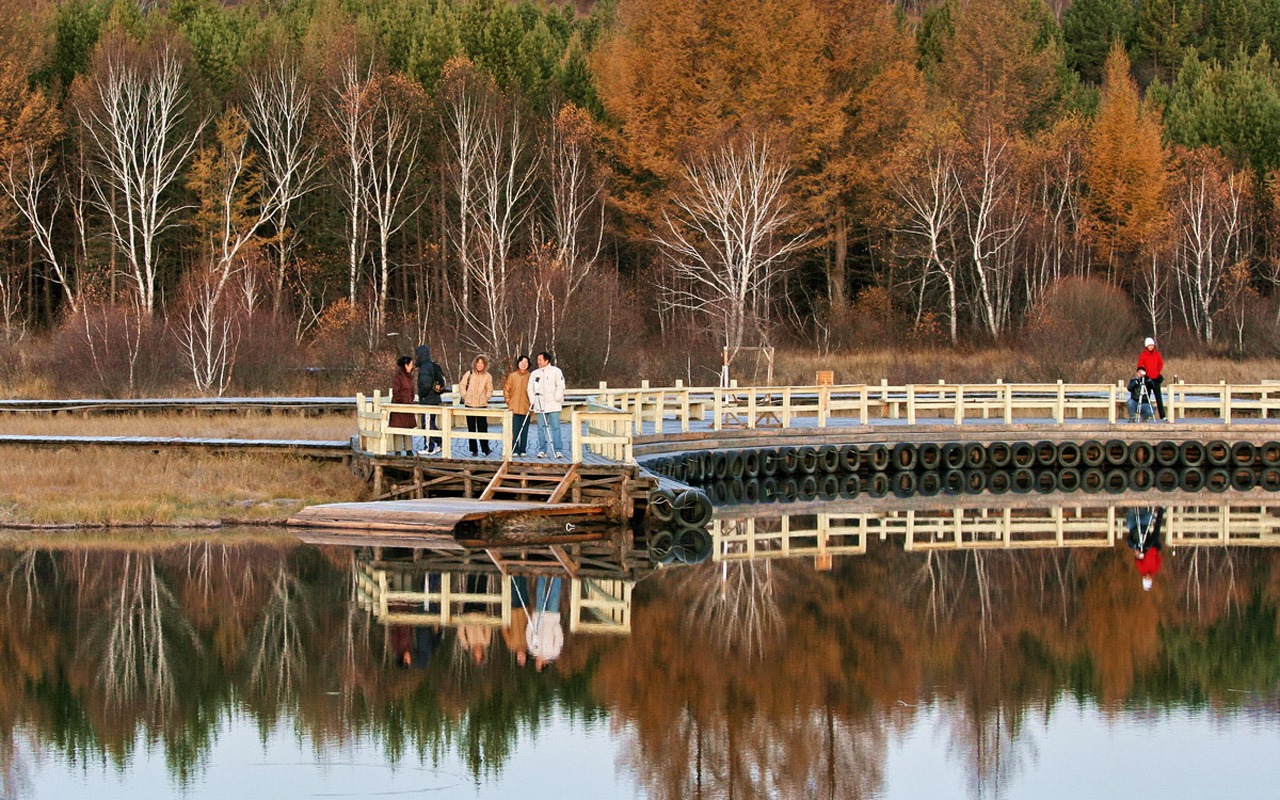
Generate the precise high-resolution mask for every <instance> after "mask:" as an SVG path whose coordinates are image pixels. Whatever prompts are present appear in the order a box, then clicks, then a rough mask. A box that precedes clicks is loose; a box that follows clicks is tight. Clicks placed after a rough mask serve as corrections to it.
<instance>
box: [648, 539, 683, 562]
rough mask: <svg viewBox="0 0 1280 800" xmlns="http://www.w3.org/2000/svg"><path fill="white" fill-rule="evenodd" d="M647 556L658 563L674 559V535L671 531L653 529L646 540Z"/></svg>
mask: <svg viewBox="0 0 1280 800" xmlns="http://www.w3.org/2000/svg"><path fill="white" fill-rule="evenodd" d="M646 545H647V549H648V551H649V558H651V559H653V560H654V561H656V562H657V563H659V564H670V563H671V562H672V561H674V560H675V558H676V554H675V545H676V537H675V534H673V533H672V532H671V531H654V532H653V533H650V534H649V536H648V541H647V542H646Z"/></svg>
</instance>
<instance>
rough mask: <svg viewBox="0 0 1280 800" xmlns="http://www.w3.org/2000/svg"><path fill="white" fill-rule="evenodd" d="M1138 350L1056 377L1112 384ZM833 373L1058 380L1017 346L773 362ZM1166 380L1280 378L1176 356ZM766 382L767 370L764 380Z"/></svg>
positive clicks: (797, 380) (791, 372) (1267, 370)
mask: <svg viewBox="0 0 1280 800" xmlns="http://www.w3.org/2000/svg"><path fill="white" fill-rule="evenodd" d="M1137 360H1138V349H1137V348H1134V350H1133V352H1132V353H1125V354H1123V355H1116V356H1112V357H1106V358H1100V359H1097V360H1096V361H1095V362H1093V363H1091V364H1090V366H1089V370H1088V371H1089V373H1091V374H1090V375H1089V376H1084V375H1080V376H1071V375H1057V376H1056V378H1060V379H1062V380H1073V379H1074V380H1088V381H1089V382H1097V383H1111V382H1113V381H1117V380H1120V379H1121V378H1124V379H1126V380H1127V379H1128V378H1129V377H1131V376H1132V375H1133V368H1134V365H1135V364H1136V363H1137ZM753 367H754V364H751V363H750V359H749V358H746V357H744V363H743V364H742V369H740V370H737V371H736V374H737V376H738V377H739V382H745V380H746V379H748V378H749V377H750V375H751V372H752V371H753ZM824 369H829V370H833V371H834V372H835V379H836V383H846V384H848V383H879V382H880V381H881V379H885V380H888V381H889V383H891V384H905V383H937V382H938V381H945V382H947V383H966V382H968V383H987V382H991V381H994V380H995V379H997V378H1000V379H1003V380H1004V381H1005V382H1038V381H1047V380H1054V379H1056V378H1055V376H1052V375H1047V374H1045V371H1044V370H1043V369H1041V368H1038V364H1037V363H1036V362H1035V361H1034V357H1033V356H1030V355H1028V354H1027V353H1023V352H1018V351H1014V350H995V349H992V350H980V351H976V352H973V353H961V352H956V351H951V350H922V351H917V352H903V351H894V350H877V351H866V352H860V353H836V354H831V355H826V356H823V355H818V354H816V353H814V352H812V351H785V352H779V353H778V355H777V359H776V362H775V365H774V383H776V384H779V385H781V384H788V383H789V384H792V385H801V384H812V383H813V382H814V374H815V373H816V372H817V371H818V370H824ZM1165 376H1166V377H1165V383H1166V384H1168V383H1172V382H1175V381H1177V380H1178V379H1179V378H1180V379H1182V380H1184V381H1186V382H1188V383H1217V382H1218V381H1226V382H1228V383H1258V382H1260V381H1262V380H1264V379H1280V360H1277V359H1252V360H1247V361H1233V360H1231V359H1225V358H1214V357H1210V356H1192V357H1190V358H1177V357H1170V356H1168V355H1166V356H1165ZM763 380H764V372H763V368H762V369H761V372H760V381H761V382H763Z"/></svg>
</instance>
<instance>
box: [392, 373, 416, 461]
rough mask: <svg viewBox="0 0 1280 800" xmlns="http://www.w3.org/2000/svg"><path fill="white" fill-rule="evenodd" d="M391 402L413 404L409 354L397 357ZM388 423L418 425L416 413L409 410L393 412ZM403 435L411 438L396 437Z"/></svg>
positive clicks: (409, 426) (407, 425)
mask: <svg viewBox="0 0 1280 800" xmlns="http://www.w3.org/2000/svg"><path fill="white" fill-rule="evenodd" d="M391 402H393V403H407V404H409V405H412V404H413V359H412V358H410V357H409V356H400V357H399V358H397V359H396V374H395V377H393V378H392V379H391ZM387 424H389V425H390V426H391V427H392V428H416V427H418V426H417V422H416V421H415V420H414V415H413V414H410V413H408V412H407V411H393V412H391V418H390V419H388V420H387ZM401 436H404V437H405V438H406V439H410V437H409V436H408V435H407V434H397V435H396V438H397V439H399V438H400V437H401ZM410 445H412V440H410ZM410 455H412V453H411V454H410Z"/></svg>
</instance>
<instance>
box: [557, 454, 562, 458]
mask: <svg viewBox="0 0 1280 800" xmlns="http://www.w3.org/2000/svg"><path fill="white" fill-rule="evenodd" d="M556 458H564V456H562V455H560V454H559V453H556Z"/></svg>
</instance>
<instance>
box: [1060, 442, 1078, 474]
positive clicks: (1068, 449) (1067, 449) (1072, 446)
mask: <svg viewBox="0 0 1280 800" xmlns="http://www.w3.org/2000/svg"><path fill="white" fill-rule="evenodd" d="M1058 466H1059V467H1064V468H1066V469H1079V467H1080V445H1078V444H1076V443H1075V442H1058Z"/></svg>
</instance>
